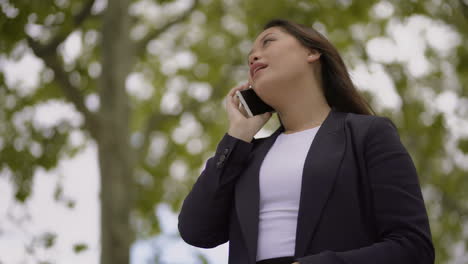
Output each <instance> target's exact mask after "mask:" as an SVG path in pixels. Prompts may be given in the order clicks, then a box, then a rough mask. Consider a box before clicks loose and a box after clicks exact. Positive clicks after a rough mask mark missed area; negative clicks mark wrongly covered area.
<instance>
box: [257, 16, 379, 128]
mask: <svg viewBox="0 0 468 264" xmlns="http://www.w3.org/2000/svg"><path fill="white" fill-rule="evenodd" d="M275 26H277V27H281V28H282V29H284V30H285V31H286V32H287V33H289V34H290V35H292V36H294V37H295V38H296V39H297V40H299V42H300V43H302V45H304V46H305V47H306V48H309V49H314V50H317V51H318V52H320V53H321V55H320V63H321V70H322V87H323V92H324V95H325V99H326V100H327V103H328V105H330V107H333V108H335V109H336V110H337V111H340V112H351V113H356V114H364V115H375V112H374V110H373V109H372V107H371V106H370V104H369V103H368V102H367V101H366V100H365V98H364V97H363V96H362V95H361V94H359V92H358V90H357V89H356V87H355V86H354V84H353V82H352V81H351V78H350V77H349V73H348V70H347V69H346V66H345V64H344V62H343V60H342V59H341V56H340V54H339V53H338V51H337V50H336V48H335V47H334V46H333V45H332V44H331V43H330V42H329V41H328V40H327V39H326V38H325V37H324V36H323V35H322V34H320V33H319V32H318V31H316V30H315V29H314V28H312V27H307V26H305V25H302V24H298V23H295V22H292V21H289V20H285V19H272V20H270V21H268V22H267V23H266V24H265V26H264V27H263V30H265V29H267V28H270V27H275ZM280 122H281V120H280Z"/></svg>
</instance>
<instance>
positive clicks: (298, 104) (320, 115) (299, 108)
mask: <svg viewBox="0 0 468 264" xmlns="http://www.w3.org/2000/svg"><path fill="white" fill-rule="evenodd" d="M315 84H316V83H315ZM296 87H297V86H296ZM311 87H312V89H311ZM294 90H295V91H297V93H289V94H290V97H289V98H288V99H287V100H284V101H285V104H284V105H283V106H280V107H278V109H277V113H278V115H279V117H280V118H281V122H282V123H283V126H284V129H285V130H284V132H283V133H285V134H291V133H295V132H300V131H303V130H306V129H310V128H314V127H316V126H319V125H321V124H322V123H323V121H324V120H325V119H326V118H327V116H328V113H329V112H330V111H331V107H330V106H329V105H328V103H327V101H326V99H325V96H324V95H323V93H322V92H321V91H322V89H321V87H320V86H318V85H307V87H304V88H303V89H294ZM294 94H296V95H298V96H294Z"/></svg>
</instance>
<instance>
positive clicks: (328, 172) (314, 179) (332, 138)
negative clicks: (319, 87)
mask: <svg viewBox="0 0 468 264" xmlns="http://www.w3.org/2000/svg"><path fill="white" fill-rule="evenodd" d="M345 116H346V113H342V112H336V111H333V110H332V111H330V114H329V115H328V117H327V119H326V120H325V121H324V122H323V123H322V126H321V127H320V128H319V130H318V131H317V134H316V135H315V138H314V140H313V142H312V145H311V147H310V149H309V152H308V153H307V157H306V160H305V163H304V171H303V173H302V186H301V196H300V202H299V212H298V218H297V228H296V248H295V252H294V256H295V257H296V258H297V257H303V256H305V255H306V250H307V246H308V244H309V242H310V241H311V240H312V237H313V234H314V231H315V229H316V227H317V224H318V222H319V219H320V216H321V213H322V210H323V208H325V205H326V203H327V200H328V196H329V195H330V192H331V190H332V189H333V185H334V183H335V179H336V176H337V175H338V172H339V168H340V166H341V161H342V157H343V154H344V150H345V142H346V141H345V134H344V118H345Z"/></svg>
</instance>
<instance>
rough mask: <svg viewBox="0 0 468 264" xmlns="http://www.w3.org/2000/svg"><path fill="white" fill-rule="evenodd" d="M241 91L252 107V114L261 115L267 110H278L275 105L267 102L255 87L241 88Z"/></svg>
mask: <svg viewBox="0 0 468 264" xmlns="http://www.w3.org/2000/svg"><path fill="white" fill-rule="evenodd" d="M240 93H241V94H242V97H244V100H245V102H246V103H247V105H248V106H249V108H250V111H251V112H252V114H253V115H254V116H255V115H260V114H263V113H266V112H276V111H275V109H274V108H273V107H271V106H270V105H268V104H266V103H265V102H264V101H263V100H262V99H261V98H260V97H259V96H258V95H257V94H256V93H255V91H254V89H252V88H249V89H246V90H241V91H240Z"/></svg>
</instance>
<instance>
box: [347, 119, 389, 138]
mask: <svg viewBox="0 0 468 264" xmlns="http://www.w3.org/2000/svg"><path fill="white" fill-rule="evenodd" d="M345 124H346V127H347V128H348V129H350V130H352V131H353V134H355V135H359V136H364V137H365V136H367V134H369V133H370V134H372V133H373V132H372V131H374V130H377V131H378V130H380V129H384V128H388V127H390V128H391V129H392V130H394V131H397V127H396V125H395V124H394V123H393V121H392V120H391V119H390V118H388V117H386V116H377V115H363V114H355V113H348V115H347V116H346V119H345Z"/></svg>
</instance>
